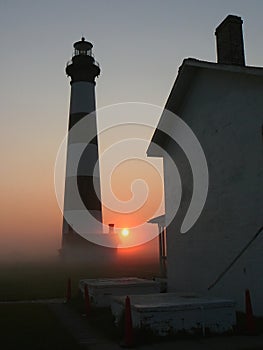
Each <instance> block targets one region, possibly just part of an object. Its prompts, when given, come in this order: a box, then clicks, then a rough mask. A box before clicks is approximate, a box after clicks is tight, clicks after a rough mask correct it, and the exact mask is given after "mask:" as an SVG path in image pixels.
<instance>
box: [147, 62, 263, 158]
mask: <svg viewBox="0 0 263 350" xmlns="http://www.w3.org/2000/svg"><path fill="white" fill-rule="evenodd" d="M202 69H209V70H215V71H222V72H229V73H231V74H233V73H238V74H244V75H254V76H258V77H263V67H252V66H237V65H230V64H221V63H215V62H207V61H200V60H197V59H194V58H186V59H185V60H184V61H183V63H182V65H181V66H180V68H179V70H178V75H177V77H176V80H175V83H174V85H173V87H172V90H171V92H170V95H169V97H168V99H167V102H166V104H165V107H164V110H165V109H166V110H171V111H172V112H174V113H178V110H179V109H180V106H181V104H182V101H183V99H184V96H185V94H186V91H187V90H188V89H189V86H190V85H191V82H192V81H193V78H194V76H195V74H196V73H197V72H198V71H200V70H202ZM171 106H173V108H171ZM163 123H164V117H163V115H162V116H161V118H160V120H159V123H158V125H157V127H156V130H155V132H154V134H153V137H152V139H151V143H150V145H149V147H148V149H147V155H148V156H156V152H155V147H154V145H152V144H157V145H159V146H163V143H164V139H165V134H164V133H162V132H160V131H159V130H162V128H161V127H160V126H161V124H163Z"/></svg>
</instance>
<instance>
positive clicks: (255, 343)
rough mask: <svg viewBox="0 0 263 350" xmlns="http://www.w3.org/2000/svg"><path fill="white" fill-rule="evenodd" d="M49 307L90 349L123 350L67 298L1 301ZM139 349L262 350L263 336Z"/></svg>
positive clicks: (166, 343) (185, 341)
mask: <svg viewBox="0 0 263 350" xmlns="http://www.w3.org/2000/svg"><path fill="white" fill-rule="evenodd" d="M26 303H35V304H48V306H49V308H50V309H51V310H52V312H53V313H54V315H55V316H56V317H57V318H58V320H59V321H60V322H61V323H62V324H63V326H64V327H65V328H66V329H67V330H68V332H69V333H71V334H72V335H73V337H74V338H75V339H76V341H77V342H78V343H79V344H80V345H81V346H82V347H83V348H87V349H89V350H120V349H121V347H120V345H119V344H118V343H114V342H113V341H112V340H110V339H108V338H105V337H104V336H103V334H101V333H99V332H96V330H94V328H93V327H91V326H90V325H89V323H88V322H87V320H86V318H85V317H84V316H82V315H80V314H79V313H78V312H77V311H75V310H74V309H73V308H72V307H70V306H69V305H68V304H66V303H65V299H62V298H60V299H38V300H18V301H0V304H26ZM136 348H138V349H140V350H160V348H161V349H162V350H263V334H261V335H258V336H222V337H211V338H199V339H196V338H195V339H178V340H173V341H164V342H161V343H155V344H149V345H138V346H137V347H136Z"/></svg>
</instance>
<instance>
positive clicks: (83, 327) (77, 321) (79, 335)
mask: <svg viewBox="0 0 263 350" xmlns="http://www.w3.org/2000/svg"><path fill="white" fill-rule="evenodd" d="M49 307H50V309H51V310H52V311H53V312H54V314H55V315H56V316H57V318H58V319H59V320H60V321H61V323H62V324H63V326H64V327H65V328H66V329H67V330H68V331H69V332H70V333H71V334H72V335H73V337H74V338H75V339H76V341H77V342H78V343H79V344H80V345H82V346H87V348H88V349H91V350H93V349H94V350H95V349H96V350H107V349H109V350H115V349H116V350H120V346H119V345H118V344H115V343H113V342H112V341H111V340H109V339H107V338H105V337H103V335H102V334H101V333H99V332H96V331H95V330H94V328H92V327H91V326H90V325H89V323H88V322H87V320H86V318H85V316H84V315H83V316H82V315H80V314H78V313H77V311H75V310H74V309H72V308H71V307H70V306H69V305H67V304H65V303H64V304H50V305H49Z"/></svg>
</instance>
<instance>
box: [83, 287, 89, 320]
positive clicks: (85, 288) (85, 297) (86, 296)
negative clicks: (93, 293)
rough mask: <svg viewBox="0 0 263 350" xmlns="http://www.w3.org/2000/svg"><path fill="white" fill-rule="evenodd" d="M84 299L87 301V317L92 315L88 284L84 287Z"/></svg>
mask: <svg viewBox="0 0 263 350" xmlns="http://www.w3.org/2000/svg"><path fill="white" fill-rule="evenodd" d="M84 299H85V312H86V316H89V315H90V300H89V289H88V286H87V285H86V284H85V286H84Z"/></svg>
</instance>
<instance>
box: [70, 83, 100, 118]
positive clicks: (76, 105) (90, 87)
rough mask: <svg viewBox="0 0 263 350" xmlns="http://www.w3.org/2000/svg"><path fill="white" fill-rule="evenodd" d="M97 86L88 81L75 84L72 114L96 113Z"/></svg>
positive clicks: (72, 91)
mask: <svg viewBox="0 0 263 350" xmlns="http://www.w3.org/2000/svg"><path fill="white" fill-rule="evenodd" d="M95 108H96V106H95V86H94V83H90V82H88V81H78V82H74V83H73V84H72V86H71V98H70V114H74V113H83V112H85V113H86V114H89V113H91V112H94V111H95Z"/></svg>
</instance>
